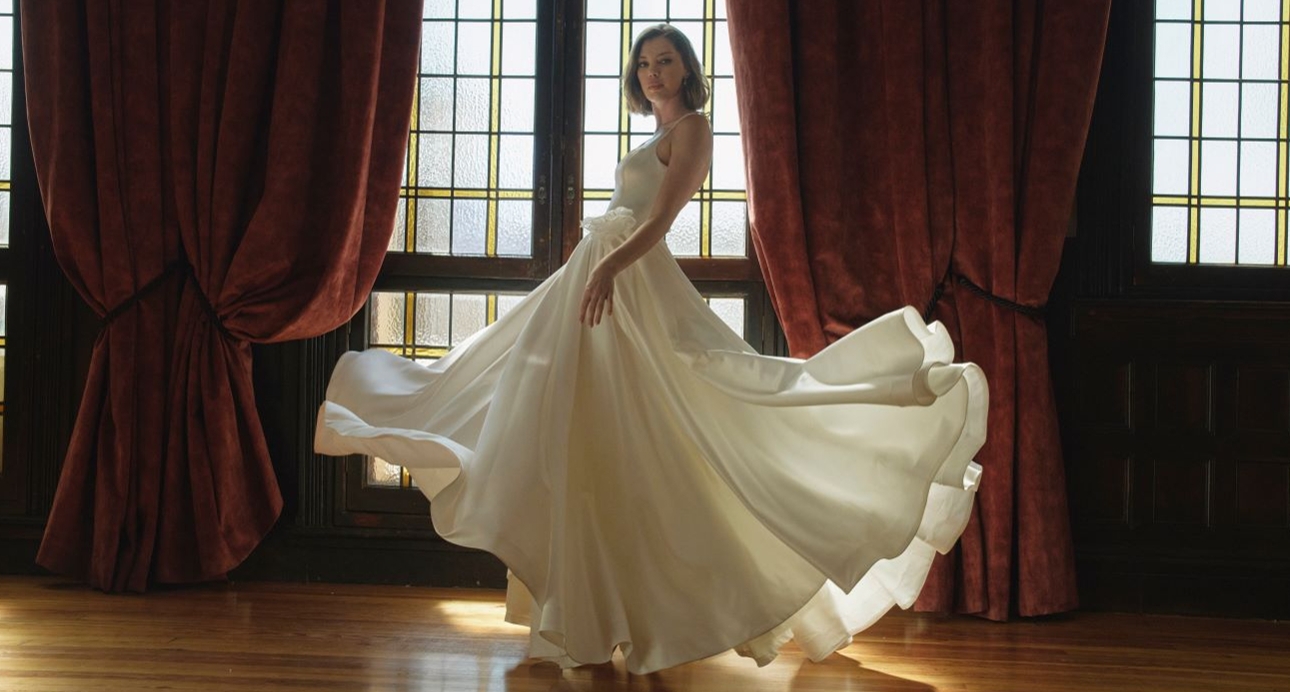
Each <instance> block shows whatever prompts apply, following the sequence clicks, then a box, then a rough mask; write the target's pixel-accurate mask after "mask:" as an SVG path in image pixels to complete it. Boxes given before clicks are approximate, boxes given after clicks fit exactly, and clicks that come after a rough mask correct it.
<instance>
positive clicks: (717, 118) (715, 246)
mask: <svg viewBox="0 0 1290 692" xmlns="http://www.w3.org/2000/svg"><path fill="white" fill-rule="evenodd" d="M586 9H587V25H586V73H585V75H584V77H583V84H584V87H583V88H584V94H585V98H584V99H583V103H584V113H583V135H582V138H583V157H582V161H583V175H582V187H583V190H582V197H583V214H584V215H593V214H601V213H604V211H605V209H606V208H607V207H608V204H609V198H610V196H611V194H612V193H613V187H614V164H615V163H617V161H618V160H619V159H621V158H622V157H623V156H624V155H626V154H627V152H628V151H630V150H631V149H632V148H633V147H635V146H637V145H639V144H641V143H643V142H644V141H645V140H647V139H648V138H649V137H650V135H652V134H653V133H654V128H655V121H654V117H653V116H642V115H631V114H629V113H628V111H627V104H626V103H625V102H624V101H623V99H622V97H621V96H620V90H621V87H620V78H621V75H622V71H623V66H624V65H625V64H626V63H627V59H628V58H629V57H630V55H631V48H632V40H633V39H634V38H635V37H636V35H637V34H639V33H640V32H641V31H642V30H644V29H645V28H646V27H648V26H650V25H653V24H659V23H662V22H666V23H669V24H671V25H673V26H675V27H676V28H677V29H680V30H681V32H682V33H684V34H685V36H686V38H688V39H690V43H691V45H693V46H694V50H695V52H696V53H698V56H699V59H700V60H701V61H702V62H703V66H704V69H705V70H707V72H708V76H709V78H710V80H711V84H712V98H711V99H709V101H708V104H707V106H706V107H705V108H704V113H705V114H706V115H707V116H708V119H709V121H710V122H711V123H712V130H713V142H712V169H711V171H710V172H709V175H708V178H707V180H705V181H704V183H703V187H702V188H700V189H699V192H698V193H697V194H695V196H694V200H693V201H691V202H690V203H689V204H688V205H686V206H685V208H684V209H682V210H681V213H680V214H679V215H678V216H677V218H676V222H675V223H673V225H672V230H671V231H670V232H669V233H668V234H667V244H668V248H669V249H670V250H671V251H672V253H673V254H674V255H676V256H677V257H705V258H706V257H747V256H748V242H747V238H748V211H747V206H748V205H747V200H748V194H747V189H746V183H745V178H744V156H743V144H742V142H741V141H740V138H739V109H738V105H737V103H736V95H735V80H734V65H733V62H732V59H731V52H730V33H729V30H728V27H727V24H726V4H725V2H724V1H720V2H718V1H717V0H653V1H652V2H651V1H642V0H588V2H587V8H586Z"/></svg>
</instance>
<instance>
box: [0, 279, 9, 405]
mask: <svg viewBox="0 0 1290 692" xmlns="http://www.w3.org/2000/svg"><path fill="white" fill-rule="evenodd" d="M8 315H9V285H8V284H0V336H8V334H9V326H8V321H9V318H8ZM3 391H4V390H3V389H0V392H3ZM3 427H4V426H0V428H3Z"/></svg>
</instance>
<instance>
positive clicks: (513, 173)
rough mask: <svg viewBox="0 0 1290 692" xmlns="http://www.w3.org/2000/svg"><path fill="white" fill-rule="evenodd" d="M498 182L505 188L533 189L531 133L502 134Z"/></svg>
mask: <svg viewBox="0 0 1290 692" xmlns="http://www.w3.org/2000/svg"><path fill="white" fill-rule="evenodd" d="M500 156H501V159H500V160H499V161H498V163H499V167H500V168H501V170H500V171H499V175H498V180H497V182H498V184H499V185H501V186H502V187H503V188H506V189H518V190H532V189H533V135H502V136H501V151H500Z"/></svg>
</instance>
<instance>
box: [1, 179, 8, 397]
mask: <svg viewBox="0 0 1290 692" xmlns="http://www.w3.org/2000/svg"><path fill="white" fill-rule="evenodd" d="M0 247H9V191H8V190H0ZM0 312H3V311H0ZM3 323H4V315H3V314H0V324H3ZM2 394H3V390H0V395H2Z"/></svg>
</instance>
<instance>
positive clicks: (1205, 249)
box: [1200, 209, 1236, 264]
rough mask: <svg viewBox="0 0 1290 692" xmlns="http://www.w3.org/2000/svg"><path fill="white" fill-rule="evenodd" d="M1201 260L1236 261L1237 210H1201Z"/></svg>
mask: <svg viewBox="0 0 1290 692" xmlns="http://www.w3.org/2000/svg"><path fill="white" fill-rule="evenodd" d="M1200 261H1201V263H1202V264H1231V263H1233V262H1235V261H1236V210H1235V209H1201V210H1200Z"/></svg>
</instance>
